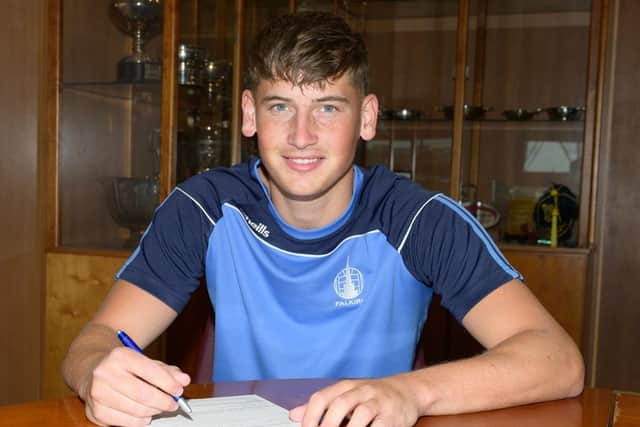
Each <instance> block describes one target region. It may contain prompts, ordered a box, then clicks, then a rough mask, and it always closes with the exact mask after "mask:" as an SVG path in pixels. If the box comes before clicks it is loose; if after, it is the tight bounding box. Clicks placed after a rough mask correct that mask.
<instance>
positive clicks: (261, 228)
mask: <svg viewBox="0 0 640 427" xmlns="http://www.w3.org/2000/svg"><path fill="white" fill-rule="evenodd" d="M244 220H245V221H247V224H249V227H251V228H253V231H255V232H256V233H258V234H259V235H261V236H262V237H269V228H268V227H267V226H266V225H264V224H263V223H261V222H260V223H258V224H256V223H255V222H254V221H252V220H251V218H249V217H248V216H247V215H244Z"/></svg>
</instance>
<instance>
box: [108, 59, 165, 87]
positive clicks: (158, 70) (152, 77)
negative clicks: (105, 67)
mask: <svg viewBox="0 0 640 427" xmlns="http://www.w3.org/2000/svg"><path fill="white" fill-rule="evenodd" d="M117 78H118V81H119V82H123V83H140V82H148V81H160V80H162V64H161V63H159V62H135V61H130V60H127V58H125V59H123V60H121V61H120V62H118V73H117Z"/></svg>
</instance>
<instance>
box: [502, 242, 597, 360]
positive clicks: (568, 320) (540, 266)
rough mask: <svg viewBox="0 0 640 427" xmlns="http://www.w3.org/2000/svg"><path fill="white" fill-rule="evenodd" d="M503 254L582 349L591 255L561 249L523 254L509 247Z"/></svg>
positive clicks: (545, 249)
mask: <svg viewBox="0 0 640 427" xmlns="http://www.w3.org/2000/svg"><path fill="white" fill-rule="evenodd" d="M503 253H504V255H505V256H506V257H507V259H508V260H509V262H510V263H511V265H513V267H514V268H516V269H517V270H518V271H520V273H522V275H523V276H524V278H525V281H526V282H527V285H528V286H529V288H530V289H531V291H532V292H533V293H534V294H535V295H536V297H537V298H538V299H539V300H540V302H541V303H542V305H544V306H545V307H546V309H547V310H549V312H550V313H551V314H552V315H553V317H555V319H556V320H557V321H558V323H560V325H562V326H563V327H564V328H565V329H566V330H567V332H569V335H571V337H572V338H573V340H574V341H575V342H576V344H578V347H580V348H583V342H584V339H583V335H584V317H585V314H584V313H585V295H586V291H587V287H588V282H587V280H588V277H587V272H588V268H589V251H588V250H587V249H562V248H559V249H555V250H553V249H547V248H540V250H537V251H536V250H529V251H523V250H521V249H519V248H513V249H511V248H510V247H506V248H503Z"/></svg>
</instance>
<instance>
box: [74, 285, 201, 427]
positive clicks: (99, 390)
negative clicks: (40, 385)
mask: <svg viewBox="0 0 640 427" xmlns="http://www.w3.org/2000/svg"><path fill="white" fill-rule="evenodd" d="M176 316H177V313H176V312H175V311H174V310H173V309H172V308H171V307H169V306H168V305H166V304H165V303H163V302H162V301H160V300H159V299H157V298H156V297H155V296H153V295H151V294H150V293H148V292H146V291H144V290H142V289H140V288H138V287H137V286H135V285H133V284H131V283H129V282H126V281H124V280H118V281H117V282H116V283H115V284H114V286H113V287H112V289H111V291H110V292H109V295H108V296H107V298H106V299H105V301H104V302H103V304H102V307H101V308H100V310H98V312H97V313H96V314H95V316H94V317H93V319H92V320H91V321H90V322H89V323H88V324H87V326H86V327H85V328H84V329H83V330H82V331H81V332H80V334H79V335H78V336H77V337H76V338H75V340H74V341H73V342H72V343H71V346H70V347H69V351H68V352H67V355H66V357H65V360H64V362H63V366H62V373H63V377H64V380H65V382H66V383H67V384H68V385H69V387H71V389H73V390H74V391H75V392H77V393H78V395H79V396H80V398H82V399H83V400H84V401H85V408H86V414H87V417H88V418H89V420H91V421H92V422H94V423H96V424H99V425H119V426H143V425H147V424H149V422H150V421H151V417H152V416H153V415H155V414H158V413H160V412H162V411H174V410H176V409H177V407H178V405H177V404H176V402H175V401H174V400H173V398H172V396H178V395H181V394H182V389H183V388H184V387H185V386H186V385H188V384H189V382H190V378H189V376H188V375H187V374H185V373H184V372H182V371H180V369H178V368H177V367H175V366H169V365H166V364H164V363H162V362H159V361H157V360H152V359H150V358H149V357H147V356H145V355H143V354H140V353H138V352H136V351H135V350H131V349H129V348H127V347H124V346H123V345H122V343H121V342H120V340H119V339H118V337H117V334H116V331H117V330H119V329H121V330H124V331H127V333H128V334H129V335H130V336H131V337H132V338H133V339H134V340H135V341H136V342H137V343H138V344H139V345H140V346H141V347H142V348H145V347H146V346H147V345H149V343H151V342H152V341H153V340H154V339H155V338H157V337H158V336H159V335H160V334H161V333H162V332H163V331H164V330H165V329H166V328H167V326H169V324H170V323H171V322H172V321H173V320H174V319H175V318H176ZM141 319H144V320H141Z"/></svg>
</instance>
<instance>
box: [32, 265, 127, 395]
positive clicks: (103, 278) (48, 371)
mask: <svg viewBox="0 0 640 427" xmlns="http://www.w3.org/2000/svg"><path fill="white" fill-rule="evenodd" d="M124 261H125V259H124V258H122V257H104V256H92V255H77V254H65V253H49V254H47V296H46V312H45V319H46V325H45V336H46V339H45V348H44V351H45V358H44V367H43V369H44V372H43V397H44V398H55V397H61V396H65V395H69V394H71V392H70V391H69V389H68V388H67V386H66V385H65V384H64V382H63V381H62V377H61V374H60V367H61V364H62V360H63V358H64V355H65V354H66V352H67V349H68V347H69V344H71V341H72V340H73V338H74V337H75V336H76V335H77V334H78V332H80V330H81V329H82V327H83V326H84V325H85V324H86V323H87V321H88V320H89V319H90V318H91V316H92V315H93V314H94V313H95V311H96V310H97V309H98V307H99V306H100V303H101V302H102V299H103V298H104V296H105V295H106V294H107V292H108V290H109V289H110V288H111V285H112V284H113V278H114V275H115V273H116V272H117V271H118V270H119V269H120V267H121V266H122V264H123V263H124Z"/></svg>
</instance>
